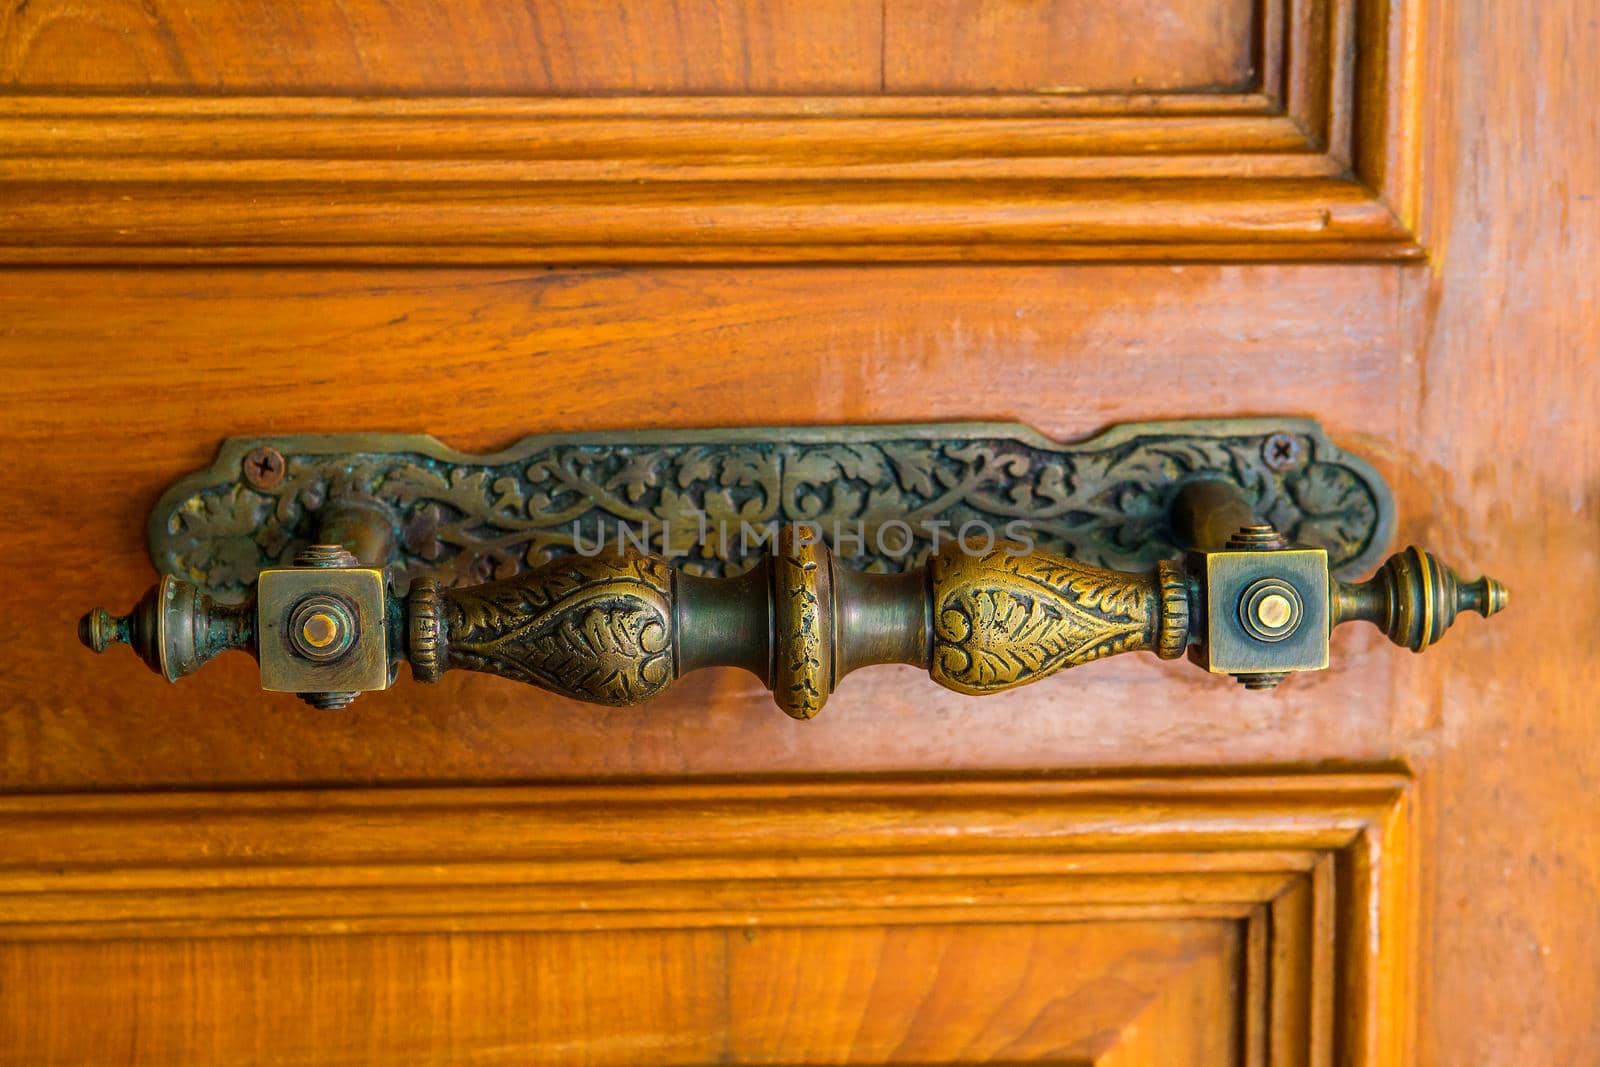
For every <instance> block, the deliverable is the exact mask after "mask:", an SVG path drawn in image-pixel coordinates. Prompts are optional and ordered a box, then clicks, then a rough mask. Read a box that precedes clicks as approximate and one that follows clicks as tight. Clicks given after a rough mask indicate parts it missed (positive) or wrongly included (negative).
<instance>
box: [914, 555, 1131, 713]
mask: <svg viewBox="0 0 1600 1067" xmlns="http://www.w3.org/2000/svg"><path fill="white" fill-rule="evenodd" d="M1014 547H1015V546H1014ZM931 566H932V585H933V607H932V619H933V661H932V664H931V666H930V673H931V674H932V675H933V678H934V680H935V681H937V682H939V683H940V684H941V685H944V686H946V687H948V688H950V689H954V690H956V691H957V692H961V693H973V694H981V693H993V692H998V691H1000V690H1002V689H1010V688H1013V687H1014V686H1019V685H1026V684H1027V683H1029V682H1032V681H1037V680H1038V679H1040V678H1043V677H1045V676H1047V675H1050V674H1054V673H1055V672H1057V671H1059V670H1063V669H1065V668H1067V667H1073V666H1077V665H1079V664H1082V663H1088V662H1090V661H1092V660H1096V659H1101V658H1103V657H1105V656H1113V655H1116V654H1117V653H1119V652H1132V651H1136V650H1139V649H1146V648H1151V647H1152V645H1153V643H1154V641H1155V636H1156V635H1155V631H1156V622H1155V619H1156V614H1157V611H1158V608H1157V589H1156V584H1155V581H1154V579H1152V578H1148V577H1142V576H1139V575H1132V574H1118V573H1115V572H1110V571H1101V570H1095V569H1092V568H1089V567H1085V566H1083V565H1082V564H1079V563H1074V562H1073V561H1071V560H1067V559H1053V558H1050V557H1048V556H1044V555H1041V554H1033V555H1027V556H1021V555H1014V554H1012V551H1009V550H1006V549H1002V550H999V551H996V552H992V553H989V554H987V555H984V556H976V557H974V556H967V555H964V554H961V553H951V554H948V555H941V556H939V557H937V558H936V559H935V560H934V561H933V563H932V565H931Z"/></svg>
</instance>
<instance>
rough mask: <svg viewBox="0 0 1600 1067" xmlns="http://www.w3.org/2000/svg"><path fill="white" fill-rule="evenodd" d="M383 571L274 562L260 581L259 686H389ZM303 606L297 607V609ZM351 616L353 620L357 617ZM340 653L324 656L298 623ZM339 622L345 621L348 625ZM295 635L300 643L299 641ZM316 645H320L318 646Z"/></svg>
mask: <svg viewBox="0 0 1600 1067" xmlns="http://www.w3.org/2000/svg"><path fill="white" fill-rule="evenodd" d="M384 601H385V579H384V574H383V571H381V570H376V569H373V568H367V567H274V568H269V569H267V570H264V571H262V572H261V579H260V583H259V585H258V586H257V587H256V633H257V641H258V647H259V649H260V653H261V688H262V689H265V690H268V691H269V692H274V693H365V692H371V691H373V690H378V689H387V688H388V687H389V634H388V627H387V626H386V625H385V605H384ZM297 612H298V615H297ZM352 624H353V625H352ZM308 627H309V628H310V631H311V633H312V636H313V638H314V640H316V641H318V642H323V643H326V644H327V645H329V646H330V647H329V651H330V652H334V651H337V648H338V646H339V645H343V646H344V647H343V651H342V653H340V654H338V655H337V657H336V658H332V659H329V660H327V661H322V662H319V661H317V660H316V659H313V658H310V657H308V656H307V655H306V654H305V653H304V652H303V651H302V649H304V648H306V647H308V646H307V642H306V638H305V637H304V636H301V637H300V638H299V640H298V642H297V639H296V635H295V633H294V630H295V629H297V628H299V629H300V630H302V633H304V632H305V631H306V629H307V628H308ZM341 627H344V628H347V629H348V632H347V633H346V632H344V630H343V629H341ZM297 643H298V645H299V646H300V647H299V648H297V647H296V646H297ZM313 651H315V649H314V647H313Z"/></svg>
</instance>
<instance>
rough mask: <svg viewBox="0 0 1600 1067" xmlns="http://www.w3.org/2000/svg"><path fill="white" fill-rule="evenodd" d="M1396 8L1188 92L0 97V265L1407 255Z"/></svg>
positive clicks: (1361, 17) (1414, 17)
mask: <svg viewBox="0 0 1600 1067" xmlns="http://www.w3.org/2000/svg"><path fill="white" fill-rule="evenodd" d="M1420 5H1421V0H1376V2H1374V3H1372V4H1362V5H1359V7H1358V6H1357V5H1355V4H1354V0H1307V2H1306V3H1303V4H1297V5H1293V6H1292V8H1291V10H1290V12H1289V14H1288V15H1287V16H1286V17H1284V18H1283V19H1282V20H1281V25H1280V24H1279V23H1275V22H1271V21H1270V20H1267V21H1264V23H1263V32H1274V31H1281V37H1282V41H1281V45H1282V48H1283V49H1284V50H1286V54H1285V55H1283V56H1282V60H1283V62H1282V63H1281V64H1279V67H1278V68H1273V70H1267V71H1265V72H1264V77H1265V76H1267V75H1269V74H1270V75H1271V77H1272V78H1273V79H1277V80H1281V82H1282V86H1281V88H1280V87H1279V86H1275V85H1268V84H1266V83H1265V82H1264V83H1263V91H1262V92H1259V93H1246V94H1232V95H1226V94H1223V95H1217V96H1210V95H1208V94H1172V95H1167V94H1101V95H1097V96H1093V97H1081V98H1079V97H1073V96H1051V95H1046V94H1037V95H1009V96H996V97H992V98H982V97H969V96H946V97H939V96H929V97H838V98H833V97H770V98H764V97H748V96H747V97H678V98H659V97H633V98H625V97H600V98H595V97H584V98H515V97H471V98H449V97H423V98H412V97H406V98H376V99H357V98H329V97H234V96H230V97H215V96H214V97H185V98H178V97H160V96H156V97H131V96H121V97H108V96H81V97H60V96H43V95H41V96H33V95H27V94H22V95H13V96H9V97H0V146H8V147H5V148H0V191H5V190H7V189H9V191H10V192H11V193H13V194H14V195H10V196H0V205H3V206H0V264H13V265H25V264H36V265H117V264H168V265H189V264H260V265H293V264H322V265H363V264H397V265H400V264H403V265H432V264H455V265H463V266H473V265H522V266H531V265H550V264H608V265H609V264H657V263H659V264H671V263H752V264H753V263H790V262H793V263H801V262H805V263H859V262H898V263H916V262H957V261H960V262H997V263H1000V262H1138V261H1173V262H1178V261H1183V262H1188V261H1216V260H1245V261H1261V260H1269V261H1296V260H1395V259H1411V258H1417V257H1420V256H1422V255H1424V254H1425V250H1424V249H1423V247H1422V246H1421V245H1420V244H1419V242H1418V240H1417V238H1416V236H1415V233H1414V226H1413V224H1412V223H1413V220H1414V219H1415V217H1416V199H1417V190H1416V165H1415V156H1416V152H1417V140H1418V138H1417V136H1416V129H1415V127H1416V126H1417V123H1418V122H1419V120H1420V116H1419V112H1420V108H1419V107H1418V106H1417V104H1416V101H1415V84H1416V81H1417V79H1416V72H1417V65H1418V63H1419V62H1420V58H1419V57H1420V51H1421V50H1420V47H1419V46H1418V43H1417V39H1418V22H1419V18H1420V16H1419V10H1420ZM1269 7H1270V5H1269ZM1324 24H1326V26H1325V29H1326V31H1327V32H1323V29H1324ZM1274 71H1276V73H1274ZM1280 74H1281V79H1280V78H1279V75H1280ZM441 194H443V195H441ZM423 206H425V207H426V210H420V208H421V207H423Z"/></svg>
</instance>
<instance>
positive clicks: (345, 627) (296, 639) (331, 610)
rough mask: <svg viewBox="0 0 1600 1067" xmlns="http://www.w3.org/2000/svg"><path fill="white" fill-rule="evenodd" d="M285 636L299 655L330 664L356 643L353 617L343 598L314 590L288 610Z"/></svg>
mask: <svg viewBox="0 0 1600 1067" xmlns="http://www.w3.org/2000/svg"><path fill="white" fill-rule="evenodd" d="M288 637H289V646H290V647H291V648H292V649H294V651H295V652H296V653H298V654H299V655H301V656H303V657H304V658H306V659H309V660H315V661H316V662H318V663H331V662H333V661H334V660H336V659H338V658H339V657H341V656H343V655H344V654H345V653H346V652H349V651H350V648H351V646H352V645H354V644H355V640H356V620H355V617H354V615H352V614H351V612H350V608H349V606H348V605H346V604H345V603H344V601H342V600H339V599H337V598H335V597H331V596H328V595H326V594H323V593H314V594H312V595H311V596H308V597H306V598H305V599H304V600H302V601H300V603H298V604H296V605H295V606H294V610H293V611H291V612H290V613H289V632H288Z"/></svg>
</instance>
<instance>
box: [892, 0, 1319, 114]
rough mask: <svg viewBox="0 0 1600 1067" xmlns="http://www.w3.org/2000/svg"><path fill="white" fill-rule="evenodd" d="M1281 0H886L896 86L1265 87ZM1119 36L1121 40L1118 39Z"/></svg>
mask: <svg viewBox="0 0 1600 1067" xmlns="http://www.w3.org/2000/svg"><path fill="white" fill-rule="evenodd" d="M1283 6H1287V5H1286V4H1283V3H1282V2H1281V0H1263V2H1260V3H1258V2H1256V0H1199V2H1195V0H1189V2H1183V3H1178V2H1173V0H1136V2H1133V3H1129V2H1128V0H1071V2H1062V0H886V2H885V3H884V4H883V8H884V25H883V58H884V82H885V84H886V85H887V86H888V87H889V88H890V90H891V91H897V92H918V93H947V92H955V91H961V90H966V91H1004V92H1107V91H1112V90H1123V91H1149V92H1173V91H1185V90H1187V91H1191V92H1192V91H1195V90H1209V91H1218V90H1227V91H1233V92H1245V91H1248V90H1250V89H1252V88H1254V87H1255V85H1256V79H1257V76H1258V74H1259V73H1260V71H1259V70H1258V67H1257V58H1256V57H1257V50H1256V49H1257V43H1258V37H1257V30H1258V26H1257V19H1258V18H1259V17H1260V16H1261V14H1262V10H1261V9H1263V8H1267V7H1283ZM1110 42H1115V46H1114V47H1107V45H1108V43H1110Z"/></svg>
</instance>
